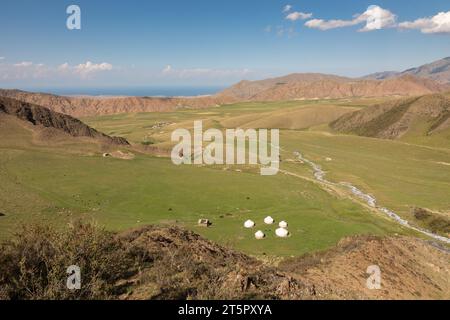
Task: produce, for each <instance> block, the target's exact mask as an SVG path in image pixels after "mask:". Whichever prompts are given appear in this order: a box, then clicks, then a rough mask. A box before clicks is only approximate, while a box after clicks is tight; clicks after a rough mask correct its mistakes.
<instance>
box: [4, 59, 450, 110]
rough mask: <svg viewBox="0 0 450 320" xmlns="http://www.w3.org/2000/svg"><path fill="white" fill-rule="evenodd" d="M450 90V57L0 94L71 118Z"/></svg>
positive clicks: (418, 93) (402, 95) (407, 94)
mask: <svg viewBox="0 0 450 320" xmlns="http://www.w3.org/2000/svg"><path fill="white" fill-rule="evenodd" d="M446 91H450V58H445V59H442V60H439V61H436V62H433V63H430V64H427V65H423V66H420V67H418V68H413V69H409V70H406V71H404V72H394V71H389V72H381V73H376V74H372V75H369V76H366V77H363V78H357V79H354V78H347V77H341V76H336V75H327V74H318V73H295V74H290V75H287V76H284V77H278V78H272V79H265V80H259V81H247V80H244V81H241V82H239V83H237V84H235V85H233V86H231V87H230V88H228V89H225V90H223V91H222V92H220V93H218V94H216V95H213V96H204V97H192V98H184V97H178V98H177V97H174V98H158V97H103V98H98V97H65V96H57V95H52V94H44V93H30V92H25V91H20V90H1V89H0V97H1V96H3V97H8V98H13V99H17V100H20V101H24V102H28V103H33V104H36V105H40V106H44V107H47V108H49V109H51V110H53V111H56V112H60V113H64V114H68V115H71V116H75V117H83V116H92V115H104V114H117V113H136V112H166V111H174V110H176V109H179V108H193V109H200V108H206V107H212V106H219V105H223V104H229V103H236V102H243V101H282V100H303V99H341V98H358V97H385V96H398V97H413V96H421V95H427V94H432V93H442V92H446Z"/></svg>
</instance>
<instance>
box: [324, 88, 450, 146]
mask: <svg viewBox="0 0 450 320" xmlns="http://www.w3.org/2000/svg"><path fill="white" fill-rule="evenodd" d="M330 126H331V128H333V129H334V130H336V131H339V132H343V133H355V134H358V135H362V136H368V137H376V138H387V139H396V138H399V137H402V136H403V135H404V134H406V133H407V132H409V131H410V130H411V129H412V128H413V127H419V126H420V127H421V128H422V127H425V128H426V132H423V134H424V135H432V134H433V133H436V132H439V131H443V130H446V129H448V128H450V99H449V98H448V96H446V95H443V94H432V95H426V96H421V97H415V98H409V99H400V100H398V101H391V102H387V103H384V104H379V105H374V106H371V107H368V108H365V109H363V110H360V111H357V112H353V113H349V114H345V115H344V116H342V117H341V118H339V119H338V120H336V121H334V122H332V123H331V124H330Z"/></svg>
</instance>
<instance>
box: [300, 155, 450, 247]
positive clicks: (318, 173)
mask: <svg viewBox="0 0 450 320" xmlns="http://www.w3.org/2000/svg"><path fill="white" fill-rule="evenodd" d="M294 155H295V156H296V157H297V158H298V159H299V160H301V161H303V162H304V163H306V164H308V165H309V166H311V168H312V169H313V172H314V177H315V178H316V180H317V181H319V182H321V183H326V184H330V185H335V186H336V185H340V186H344V187H346V188H348V189H349V190H350V191H351V193H352V194H353V195H354V196H356V197H357V198H359V199H361V200H363V201H364V202H366V203H367V204H368V205H369V206H370V207H372V208H375V209H377V210H378V211H380V212H381V213H383V214H385V215H387V216H388V217H390V218H391V219H392V220H394V221H396V222H397V223H398V224H401V225H402V226H404V227H407V228H409V229H412V230H415V231H417V232H420V233H422V234H425V235H427V236H429V237H431V238H433V239H435V240H439V241H442V242H446V243H449V244H450V239H449V238H447V237H443V236H440V235H438V234H435V233H432V232H431V231H428V230H426V229H422V228H419V227H415V226H412V225H411V224H410V223H409V222H408V221H406V220H405V219H402V218H401V217H400V216H399V215H398V214H396V213H395V212H393V211H391V210H389V209H387V208H384V207H381V206H378V205H377V199H376V198H375V197H373V196H371V195H370V194H367V193H364V192H363V191H362V190H360V189H358V188H357V187H355V186H353V185H352V184H350V183H348V182H341V183H339V184H337V183H334V182H331V181H329V180H327V179H326V178H325V175H326V173H325V171H323V170H322V167H321V166H320V165H318V164H316V163H314V162H312V161H311V160H308V159H306V158H305V157H303V156H302V154H301V153H300V152H294Z"/></svg>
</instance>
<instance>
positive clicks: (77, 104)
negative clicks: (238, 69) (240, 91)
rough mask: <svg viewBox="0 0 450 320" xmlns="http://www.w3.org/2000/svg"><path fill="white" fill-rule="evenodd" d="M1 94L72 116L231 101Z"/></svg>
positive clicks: (162, 109) (169, 109) (6, 92)
mask: <svg viewBox="0 0 450 320" xmlns="http://www.w3.org/2000/svg"><path fill="white" fill-rule="evenodd" d="M0 96H2V97H8V98H13V99H16V100H20V101H24V102H28V103H33V104H36V105H40V106H45V107H47V108H49V109H51V110H53V111H56V112H60V113H64V114H68V115H71V116H74V117H83V116H93V115H104V114H117V113H135V112H166V111H174V110H176V109H179V108H194V109H201V108H207V107H211V106H218V105H221V104H224V103H228V102H232V100H231V99H229V98H227V97H211V96H204V97H193V98H181V97H180V98H150V97H64V96H57V95H52V94H46V93H32V92H25V91H20V90H2V89H0Z"/></svg>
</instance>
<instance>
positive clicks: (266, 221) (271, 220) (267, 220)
mask: <svg viewBox="0 0 450 320" xmlns="http://www.w3.org/2000/svg"><path fill="white" fill-rule="evenodd" d="M274 222H275V221H274V220H273V218H272V217H271V216H268V217H266V218H265V219H264V223H265V224H273V223H274Z"/></svg>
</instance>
